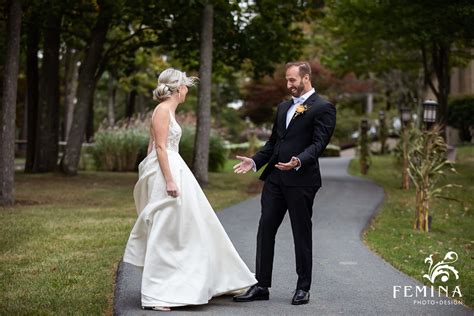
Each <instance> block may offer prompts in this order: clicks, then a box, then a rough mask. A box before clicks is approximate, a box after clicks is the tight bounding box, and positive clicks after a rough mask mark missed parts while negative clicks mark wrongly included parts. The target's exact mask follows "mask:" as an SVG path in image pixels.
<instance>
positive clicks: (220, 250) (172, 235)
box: [123, 112, 257, 307]
mask: <svg viewBox="0 0 474 316" xmlns="http://www.w3.org/2000/svg"><path fill="white" fill-rule="evenodd" d="M180 137H181V127H180V126H179V125H178V123H177V122H176V120H175V119H174V117H173V115H172V114H171V112H170V123H169V132H168V143H167V153H168V160H169V165H170V169H171V173H172V175H173V179H174V181H175V183H176V184H177V186H178V190H179V196H178V197H177V198H173V197H171V196H169V195H168V194H167V192H166V183H165V179H164V177H163V173H162V171H161V169H160V165H159V163H158V159H157V156H156V150H154V149H153V150H152V151H151V152H150V154H149V155H148V156H147V157H146V158H145V159H144V160H143V161H142V162H141V163H140V165H139V167H138V170H139V179H138V182H137V184H136V185H135V189H134V192H133V195H134V199H135V206H136V209H137V213H138V219H137V221H136V223H135V226H134V227H133V229H132V232H131V234H130V238H129V240H128V243H127V246H126V249H125V254H124V258H123V261H124V262H128V263H131V264H133V265H136V266H140V267H143V277H142V286H141V300H142V306H148V307H149V306H169V307H173V306H184V305H198V304H206V303H208V301H209V300H210V299H211V298H212V297H213V296H218V295H220V294H224V293H226V292H231V291H235V290H239V289H243V288H246V287H249V286H251V285H253V284H255V283H257V280H256V279H255V277H254V275H253V274H252V273H251V272H250V270H249V269H248V267H247V266H246V264H245V263H244V262H243V261H242V259H241V258H240V256H239V254H238V253H237V251H236V250H235V248H234V246H233V245H232V242H231V241H230V239H229V237H228V236H227V234H226V232H225V231H224V228H223V227H222V225H221V223H220V222H219V219H218V218H217V216H216V215H215V213H214V210H213V209H212V207H211V205H210V204H209V202H208V200H207V198H206V196H205V195H204V192H203V191H202V189H201V187H200V186H199V184H198V182H197V181H196V179H195V178H194V175H193V174H192V172H191V170H189V168H188V166H187V165H186V163H185V162H184V160H183V159H182V158H181V156H180V155H179V153H178V145H179V140H180Z"/></svg>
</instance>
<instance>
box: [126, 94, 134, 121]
mask: <svg viewBox="0 0 474 316" xmlns="http://www.w3.org/2000/svg"><path fill="white" fill-rule="evenodd" d="M136 99H137V90H135V89H133V90H132V91H130V93H129V94H128V98H127V104H126V108H125V117H126V118H128V120H130V118H131V117H132V116H133V113H135V101H136Z"/></svg>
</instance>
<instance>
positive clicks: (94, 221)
mask: <svg viewBox="0 0 474 316" xmlns="http://www.w3.org/2000/svg"><path fill="white" fill-rule="evenodd" d="M233 163H234V161H229V162H228V163H227V164H226V168H225V171H224V172H223V173H211V174H210V185H209V186H208V187H206V189H205V192H206V194H207V196H208V198H209V200H210V202H211V204H212V205H213V206H214V208H215V209H216V210H219V209H222V208H224V207H226V206H229V205H232V204H234V203H237V202H239V201H242V200H245V199H247V198H249V197H251V196H253V195H255V194H256V193H257V191H258V188H259V185H258V184H257V175H255V174H253V173H249V174H246V175H234V174H233V173H232V172H231V170H232V165H233ZM15 176H16V183H15V190H16V198H17V204H15V206H13V207H10V208H0V223H1V225H0V293H2V294H1V296H0V314H8V315H13V314H15V315H16V314H35V315H36V314H61V315H65V314H81V315H98V314H112V299H113V289H114V280H115V271H116V267H117V263H118V262H119V261H120V259H121V256H122V255H123V250H124V247H125V243H126V241H127V238H128V235H129V233H130V229H131V227H132V225H133V223H134V221H135V218H136V213H135V208H134V204H133V197H132V190H133V186H134V184H135V182H136V180H137V174H135V173H112V172H83V173H80V174H79V176H76V177H65V176H62V175H60V174H35V175H32V174H24V173H22V172H17V173H16V175H15Z"/></svg>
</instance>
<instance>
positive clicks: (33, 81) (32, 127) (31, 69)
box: [25, 6, 40, 172]
mask: <svg viewBox="0 0 474 316" xmlns="http://www.w3.org/2000/svg"><path fill="white" fill-rule="evenodd" d="M34 11H35V10H33V8H32V7H31V6H30V7H29V8H28V12H27V22H26V28H27V34H26V81H27V85H26V86H27V90H26V91H27V92H26V93H27V101H26V104H27V123H28V124H27V146H26V160H25V172H33V171H34V170H33V166H34V161H35V152H36V150H35V148H36V135H37V134H36V126H37V124H38V94H39V90H38V83H39V69H38V50H39V40H40V26H39V21H38V14H37V12H34Z"/></svg>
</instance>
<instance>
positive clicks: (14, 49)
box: [0, 0, 21, 205]
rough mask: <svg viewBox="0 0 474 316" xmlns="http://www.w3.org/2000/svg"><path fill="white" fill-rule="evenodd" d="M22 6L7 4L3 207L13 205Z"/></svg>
mask: <svg viewBox="0 0 474 316" xmlns="http://www.w3.org/2000/svg"><path fill="white" fill-rule="evenodd" d="M20 29H21V5H20V1H16V0H9V1H7V30H6V31H7V36H6V40H7V43H6V52H5V61H4V71H3V78H2V100H1V103H0V104H1V108H0V120H1V129H0V204H1V205H10V204H13V202H14V196H13V185H14V170H15V116H16V115H15V114H16V113H15V108H16V94H17V80H18V65H19V55H20Z"/></svg>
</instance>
